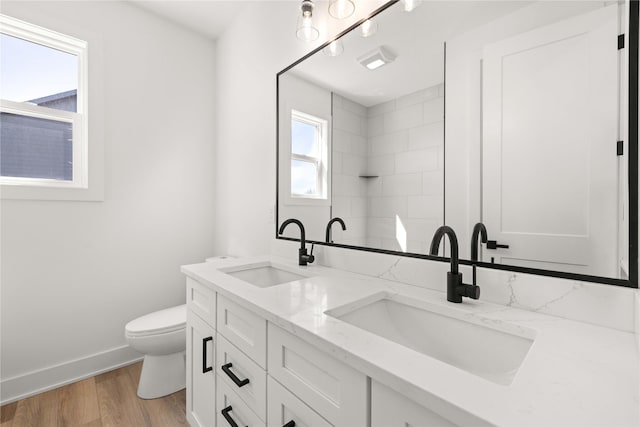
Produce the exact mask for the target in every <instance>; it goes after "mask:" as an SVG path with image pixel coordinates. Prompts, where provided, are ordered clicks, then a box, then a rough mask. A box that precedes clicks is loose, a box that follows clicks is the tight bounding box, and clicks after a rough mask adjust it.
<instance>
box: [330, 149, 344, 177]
mask: <svg viewBox="0 0 640 427" xmlns="http://www.w3.org/2000/svg"><path fill="white" fill-rule="evenodd" d="M343 155H344V153H342V152H340V151H334V152H333V153H332V154H331V175H341V174H342V156H343Z"/></svg>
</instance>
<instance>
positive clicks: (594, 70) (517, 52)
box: [482, 6, 618, 276]
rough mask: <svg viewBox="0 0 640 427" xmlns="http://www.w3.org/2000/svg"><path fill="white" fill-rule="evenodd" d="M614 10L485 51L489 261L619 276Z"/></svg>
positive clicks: (485, 185) (485, 202) (572, 20)
mask: <svg viewBox="0 0 640 427" xmlns="http://www.w3.org/2000/svg"><path fill="white" fill-rule="evenodd" d="M616 37H617V9H616V7H615V6H614V7H606V8H602V9H599V10H596V11H593V12H589V13H587V14H583V15H580V16H577V17H573V18H570V19H565V20H563V21H561V22H557V23H555V24H552V25H548V26H544V27H541V28H538V29H535V30H532V31H529V32H527V33H524V34H521V35H518V36H515V37H511V38H507V39H505V40H502V41H500V42H497V43H493V44H490V45H487V46H485V49H484V62H483V117H484V120H483V131H484V133H483V161H484V163H483V186H482V195H483V205H482V206H483V211H482V215H483V221H484V223H485V225H486V226H487V228H488V229H489V230H491V231H492V237H491V238H492V239H496V240H498V241H500V242H501V243H504V244H507V245H508V246H509V248H508V249H498V250H495V251H490V250H487V251H485V252H484V260H485V261H487V260H488V258H489V259H491V258H494V257H495V261H496V262H498V263H500V264H512V265H513V264H515V265H521V266H527V267H534V268H543V269H549V270H563V271H571V272H574V273H582V274H597V275H601V276H615V275H616V274H617V273H618V272H617V271H616V259H617V253H616V248H617V238H616V233H617V227H616V216H617V212H616V211H617V203H616V201H617V196H618V194H617V193H618V192H617V156H616V151H615V141H616V140H617V113H618V112H617V105H618V99H617V96H616V94H617V86H618V76H617V72H618V64H617V47H616V44H615V43H614V41H615V40H616Z"/></svg>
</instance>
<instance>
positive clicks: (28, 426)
mask: <svg viewBox="0 0 640 427" xmlns="http://www.w3.org/2000/svg"><path fill="white" fill-rule="evenodd" d="M141 368H142V362H139V363H135V364H133V365H129V366H125V367H124V368H120V369H117V370H115V371H111V372H107V373H104V374H101V375H98V376H96V377H92V378H87V379H86V380H83V381H79V382H77V383H73V384H69V385H66V386H64V387H60V388H57V389H55V390H51V391H48V392H45V393H41V394H38V395H36V396H32V397H29V398H27V399H24V400H19V401H17V402H13V403H9V404H7V405H5V406H2V407H1V408H0V427H63V426H64V427H67V426H69V427H71V426H73V427H81V426H82V427H112V426H117V427H138V426H140V427H174V426H175V427H181V426H188V425H189V424H188V423H187V420H186V417H185V408H186V394H185V391H184V390H181V391H179V392H177V393H174V394H171V395H169V396H166V397H163V398H160V399H152V400H143V399H140V398H138V396H136V389H137V387H138V378H140V370H141Z"/></svg>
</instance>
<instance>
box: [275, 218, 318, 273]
mask: <svg viewBox="0 0 640 427" xmlns="http://www.w3.org/2000/svg"><path fill="white" fill-rule="evenodd" d="M291 223H293V224H296V225H297V226H298V227H300V249H298V265H307V264H311V263H312V262H313V261H315V259H316V258H315V257H314V256H313V246H311V254H309V255H307V248H306V246H305V244H306V241H305V239H304V225H302V223H301V222H300V221H298V220H297V219H295V218H289V219H288V220H286V221H285V222H283V223H282V225H281V226H280V230H278V234H282V233H284V229H285V228H287V225H289V224H291Z"/></svg>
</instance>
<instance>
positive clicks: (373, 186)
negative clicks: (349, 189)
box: [365, 177, 382, 196]
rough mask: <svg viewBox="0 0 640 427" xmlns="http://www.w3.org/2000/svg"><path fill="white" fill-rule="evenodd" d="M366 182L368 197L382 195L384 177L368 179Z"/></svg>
mask: <svg viewBox="0 0 640 427" xmlns="http://www.w3.org/2000/svg"><path fill="white" fill-rule="evenodd" d="M365 181H366V182H367V196H381V195H382V177H380V178H368V179H365Z"/></svg>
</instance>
